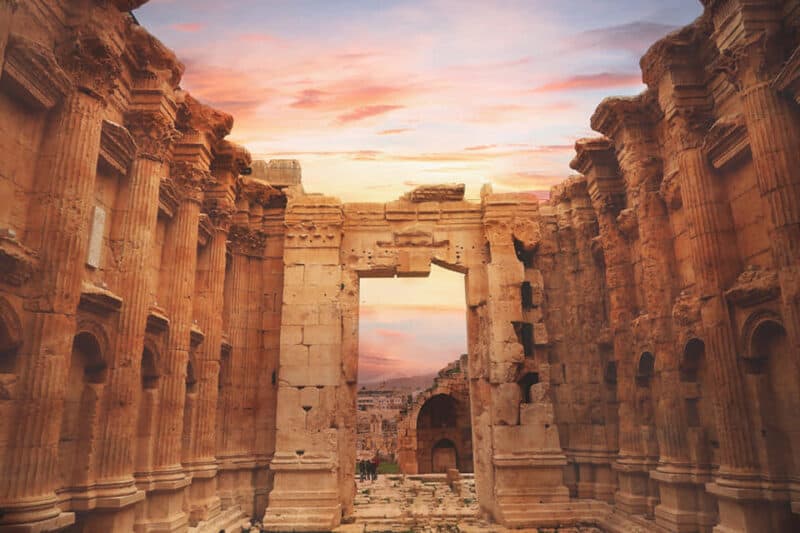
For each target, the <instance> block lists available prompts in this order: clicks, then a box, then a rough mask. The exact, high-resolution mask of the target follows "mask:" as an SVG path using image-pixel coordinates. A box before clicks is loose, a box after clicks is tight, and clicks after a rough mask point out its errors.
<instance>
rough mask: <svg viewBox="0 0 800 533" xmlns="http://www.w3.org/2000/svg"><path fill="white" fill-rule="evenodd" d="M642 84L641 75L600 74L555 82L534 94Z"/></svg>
mask: <svg viewBox="0 0 800 533" xmlns="http://www.w3.org/2000/svg"><path fill="white" fill-rule="evenodd" d="M641 84H642V76H641V74H639V73H624V72H622V73H620V72H601V73H599V74H584V75H578V76H571V77H569V78H563V79H560V80H555V81H552V82H549V83H545V84H544V85H540V86H539V87H536V88H535V89H533V91H532V92H534V93H551V92H559V91H572V90H586V89H611V88H615V87H632V86H636V85H641Z"/></svg>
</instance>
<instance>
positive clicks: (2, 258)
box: [0, 228, 38, 286]
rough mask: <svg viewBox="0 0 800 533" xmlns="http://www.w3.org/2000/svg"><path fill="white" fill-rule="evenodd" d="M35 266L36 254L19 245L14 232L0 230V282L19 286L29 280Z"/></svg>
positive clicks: (36, 262)
mask: <svg viewBox="0 0 800 533" xmlns="http://www.w3.org/2000/svg"><path fill="white" fill-rule="evenodd" d="M37 264H38V256H37V254H36V252H34V251H33V250H30V249H28V248H26V247H25V246H24V245H23V244H22V243H20V242H19V241H18V240H17V234H16V232H15V231H14V230H12V229H8V228H6V229H2V230H0V281H2V282H4V283H8V284H9V285H16V286H20V285H22V284H24V283H25V282H26V281H28V280H29V279H30V277H31V276H32V275H33V272H34V270H35V269H36V266H37Z"/></svg>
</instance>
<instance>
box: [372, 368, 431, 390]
mask: <svg viewBox="0 0 800 533" xmlns="http://www.w3.org/2000/svg"><path fill="white" fill-rule="evenodd" d="M436 375H437V372H431V373H430V374H422V375H419V376H411V377H408V378H394V379H386V380H379V381H370V382H366V383H359V384H358V387H359V388H361V387H366V388H368V389H370V390H407V391H418V390H424V389H427V388H428V387H430V386H431V385H432V384H433V379H434V378H435V377H436Z"/></svg>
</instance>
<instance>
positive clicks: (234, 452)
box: [217, 201, 257, 508]
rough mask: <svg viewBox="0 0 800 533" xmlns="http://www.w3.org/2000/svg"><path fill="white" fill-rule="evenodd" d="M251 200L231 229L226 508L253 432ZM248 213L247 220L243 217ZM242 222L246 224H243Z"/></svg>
mask: <svg viewBox="0 0 800 533" xmlns="http://www.w3.org/2000/svg"><path fill="white" fill-rule="evenodd" d="M246 206H247V202H246V201H244V202H242V201H240V202H238V209H239V211H240V212H239V213H237V214H236V215H235V217H234V226H233V227H232V228H231V235H230V239H231V263H230V270H229V272H228V275H229V276H230V279H229V281H228V284H227V285H228V288H229V291H230V296H229V298H230V301H231V306H230V317H229V320H228V335H229V337H230V343H231V353H230V355H229V356H228V361H227V369H226V370H227V371H226V372H225V374H224V375H223V377H222V379H221V381H220V390H219V398H218V406H219V407H218V410H217V416H218V419H219V420H218V422H217V433H218V437H217V458H218V460H219V468H220V472H219V486H220V497H221V498H222V505H223V507H224V508H227V507H231V506H233V505H235V504H237V503H241V501H240V500H239V494H240V492H241V489H242V487H240V486H239V473H238V470H239V469H240V468H241V467H242V463H243V462H245V461H246V460H247V458H246V456H247V451H248V450H247V448H246V446H245V444H246V443H245V439H244V436H245V435H246V434H249V429H250V428H248V427H247V424H248V420H247V417H246V412H245V408H246V401H247V400H246V391H245V390H244V387H243V384H244V382H245V379H246V378H245V374H246V372H247V360H248V358H249V354H248V353H247V343H248V338H247V337H248V335H247V328H248V321H249V319H248V315H249V312H248V311H249V310H248V305H249V304H250V302H251V300H250V295H249V293H248V292H249V290H250V257H249V256H248V253H249V250H250V247H251V246H253V245H257V243H255V242H254V240H253V239H254V238H256V236H255V235H254V234H253V233H251V232H250V230H249V228H248V227H247V211H246V209H247V207H246ZM242 216H244V220H242ZM242 222H243V223H244V224H243V225H242Z"/></svg>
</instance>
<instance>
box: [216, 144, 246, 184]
mask: <svg viewBox="0 0 800 533" xmlns="http://www.w3.org/2000/svg"><path fill="white" fill-rule="evenodd" d="M252 162H253V157H252V156H251V155H250V152H249V151H248V150H247V148H245V147H244V146H241V145H239V144H236V143H233V142H230V141H225V140H223V141H221V142H220V143H219V145H218V146H217V153H216V156H215V157H214V161H213V162H212V163H211V170H212V171H214V172H230V173H231V174H232V175H233V176H234V177H236V176H238V175H239V174H241V173H242V172H244V171H245V169H247V168H249V167H250V164H251V163H252Z"/></svg>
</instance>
